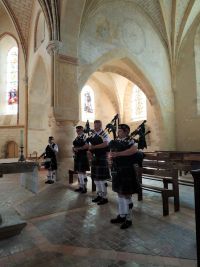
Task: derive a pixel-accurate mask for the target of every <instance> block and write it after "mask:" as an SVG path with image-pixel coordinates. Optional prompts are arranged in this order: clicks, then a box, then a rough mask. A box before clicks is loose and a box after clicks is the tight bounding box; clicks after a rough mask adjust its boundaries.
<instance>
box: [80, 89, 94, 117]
mask: <svg viewBox="0 0 200 267" xmlns="http://www.w3.org/2000/svg"><path fill="white" fill-rule="evenodd" d="M81 114H82V121H87V120H89V121H94V115H95V113H94V92H93V90H92V88H91V87H90V86H88V85H86V86H84V87H83V89H82V91H81Z"/></svg>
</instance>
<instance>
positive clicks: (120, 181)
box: [111, 165, 140, 195]
mask: <svg viewBox="0 0 200 267" xmlns="http://www.w3.org/2000/svg"><path fill="white" fill-rule="evenodd" d="M111 173H112V190H113V191H114V192H117V193H118V194H124V195H126V194H135V193H138V191H139V188H140V185H139V182H138V180H137V176H136V171H135V168H134V166H133V165H124V166H120V167H118V166H116V167H115V169H114V170H112V171H111Z"/></svg>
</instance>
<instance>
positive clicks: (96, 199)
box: [92, 196, 102, 203]
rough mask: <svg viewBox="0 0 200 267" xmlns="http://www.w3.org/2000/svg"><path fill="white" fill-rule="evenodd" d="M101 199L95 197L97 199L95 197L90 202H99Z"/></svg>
mask: <svg viewBox="0 0 200 267" xmlns="http://www.w3.org/2000/svg"><path fill="white" fill-rule="evenodd" d="M101 199H102V197H100V196H97V197H95V198H94V199H93V200H92V202H95V203H96V202H99V201H100V200H101Z"/></svg>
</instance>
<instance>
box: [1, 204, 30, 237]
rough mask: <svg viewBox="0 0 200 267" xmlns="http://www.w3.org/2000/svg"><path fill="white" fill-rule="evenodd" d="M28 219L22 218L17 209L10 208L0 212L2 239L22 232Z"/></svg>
mask: <svg viewBox="0 0 200 267" xmlns="http://www.w3.org/2000/svg"><path fill="white" fill-rule="evenodd" d="M26 224H27V223H26V221H24V220H22V219H21V218H20V216H19V215H18V214H17V212H16V211H15V210H12V209H10V208H9V209H8V210H3V211H1V214H0V239H6V238H9V237H12V236H15V235H18V234H20V232H21V231H22V229H23V228H24V227H25V226H26Z"/></svg>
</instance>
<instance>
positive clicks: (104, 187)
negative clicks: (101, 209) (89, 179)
mask: <svg viewBox="0 0 200 267" xmlns="http://www.w3.org/2000/svg"><path fill="white" fill-rule="evenodd" d="M99 183H100V186H101V192H102V197H103V198H106V196H107V183H106V181H99Z"/></svg>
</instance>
